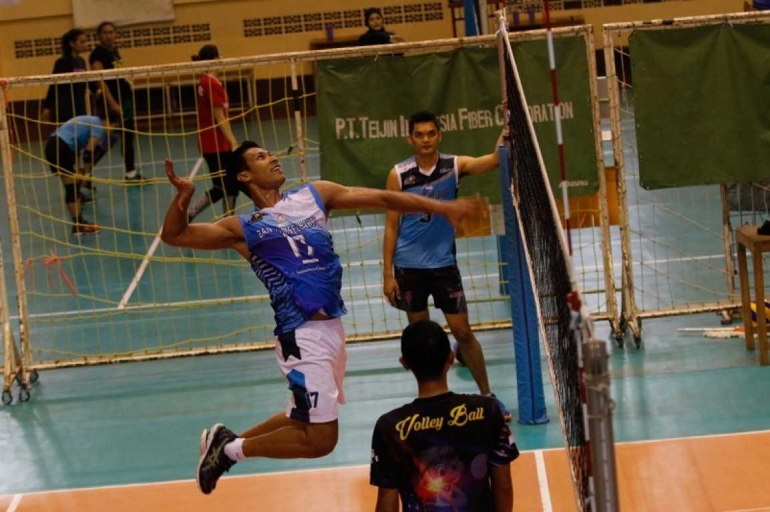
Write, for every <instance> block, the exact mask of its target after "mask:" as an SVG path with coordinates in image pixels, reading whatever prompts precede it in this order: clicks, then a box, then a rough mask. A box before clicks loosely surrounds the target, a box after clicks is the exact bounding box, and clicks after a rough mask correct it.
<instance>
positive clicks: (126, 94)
mask: <svg viewBox="0 0 770 512" xmlns="http://www.w3.org/2000/svg"><path fill="white" fill-rule="evenodd" d="M96 35H97V37H98V38H99V44H98V45H97V46H96V48H94V50H93V51H92V52H91V56H90V57H89V59H88V62H89V64H90V65H91V70H92V71H100V70H108V69H115V68H121V67H123V59H122V58H121V56H120V51H119V50H118V47H117V44H116V40H117V36H118V33H117V30H116V29H115V24H113V23H112V22H109V21H103V22H101V23H100V24H99V26H98V27H97V29H96ZM100 87H101V90H102V93H103V97H104V101H106V107H107V111H108V112H109V119H110V122H111V123H112V124H113V125H120V126H122V128H123V129H122V130H120V149H121V151H122V152H123V163H124V165H125V169H126V182H129V183H137V184H140V183H143V182H144V178H142V175H141V174H139V173H138V172H137V170H136V165H135V161H134V159H135V156H134V138H135V132H136V124H135V122H134V91H133V89H132V87H131V84H130V83H128V80H126V79H124V78H119V79H117V80H116V79H112V80H104V81H102V83H101V86H100Z"/></svg>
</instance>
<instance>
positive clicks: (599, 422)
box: [582, 339, 620, 512]
mask: <svg viewBox="0 0 770 512" xmlns="http://www.w3.org/2000/svg"><path fill="white" fill-rule="evenodd" d="M582 344H583V347H582V353H583V370H584V373H583V376H584V380H585V389H586V412H587V418H588V429H587V432H588V436H589V439H590V447H591V468H592V473H593V490H594V494H593V505H594V506H593V507H592V510H593V512H615V511H617V510H618V509H619V508H620V505H619V500H618V482H617V476H616V461H615V435H614V431H613V426H612V412H613V409H614V407H615V403H614V401H613V400H612V397H611V395H610V381H611V378H610V372H609V367H608V365H607V360H608V359H609V355H608V353H607V343H606V342H604V341H597V340H594V339H587V340H584V341H583V342H582Z"/></svg>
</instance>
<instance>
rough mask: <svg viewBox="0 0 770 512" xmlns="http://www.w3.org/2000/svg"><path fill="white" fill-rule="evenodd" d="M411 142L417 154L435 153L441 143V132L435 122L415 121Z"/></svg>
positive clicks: (429, 154) (428, 154)
mask: <svg viewBox="0 0 770 512" xmlns="http://www.w3.org/2000/svg"><path fill="white" fill-rule="evenodd" d="M409 143H410V144H411V145H412V147H413V148H414V152H415V154H417V155H422V156H431V155H434V154H435V153H436V151H438V146H439V144H441V132H440V131H438V126H436V124H435V123H433V122H427V123H415V125H414V129H413V130H412V134H411V135H410V136H409Z"/></svg>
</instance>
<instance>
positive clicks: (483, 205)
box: [444, 196, 489, 228]
mask: <svg viewBox="0 0 770 512" xmlns="http://www.w3.org/2000/svg"><path fill="white" fill-rule="evenodd" d="M444 215H445V216H446V218H447V219H449V222H451V223H452V225H453V226H454V227H455V228H457V227H459V226H460V224H462V223H463V221H464V220H465V219H468V218H471V217H474V218H477V219H486V218H488V217H489V206H488V205H487V202H486V201H484V200H483V199H482V198H481V197H478V196H477V197H461V198H459V199H457V200H455V201H447V211H445V212H444Z"/></svg>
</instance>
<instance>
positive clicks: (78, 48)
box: [70, 34, 88, 55]
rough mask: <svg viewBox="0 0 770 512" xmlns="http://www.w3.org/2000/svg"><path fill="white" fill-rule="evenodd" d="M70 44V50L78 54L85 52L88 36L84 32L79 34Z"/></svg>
mask: <svg viewBox="0 0 770 512" xmlns="http://www.w3.org/2000/svg"><path fill="white" fill-rule="evenodd" d="M70 45H71V46H72V50H73V51H74V52H75V53H77V54H78V55H79V54H81V53H85V52H87V51H88V38H87V37H86V35H85V34H80V35H79V36H78V37H77V39H75V40H74V41H73V42H72V43H70Z"/></svg>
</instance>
